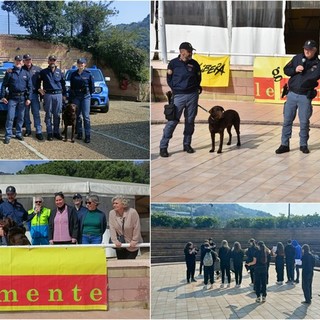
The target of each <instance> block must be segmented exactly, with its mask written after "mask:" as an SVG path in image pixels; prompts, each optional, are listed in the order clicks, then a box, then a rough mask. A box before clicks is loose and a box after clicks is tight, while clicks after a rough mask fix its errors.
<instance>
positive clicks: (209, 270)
mask: <svg viewBox="0 0 320 320" xmlns="http://www.w3.org/2000/svg"><path fill="white" fill-rule="evenodd" d="M203 272H204V284H205V285H207V284H208V280H209V279H210V283H211V284H213V283H214V279H213V274H214V266H213V265H212V266H210V267H206V266H203Z"/></svg>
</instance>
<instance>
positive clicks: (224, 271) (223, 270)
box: [220, 262, 231, 283]
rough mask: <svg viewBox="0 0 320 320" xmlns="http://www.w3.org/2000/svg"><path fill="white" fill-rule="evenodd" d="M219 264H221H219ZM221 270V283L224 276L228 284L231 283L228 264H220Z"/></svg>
mask: <svg viewBox="0 0 320 320" xmlns="http://www.w3.org/2000/svg"><path fill="white" fill-rule="evenodd" d="M220 263H221V262H220ZM220 269H221V282H222V283H224V276H225V275H226V276H227V280H228V283H230V282H231V275H230V264H223V263H221V264H220Z"/></svg>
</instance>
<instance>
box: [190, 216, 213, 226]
mask: <svg viewBox="0 0 320 320" xmlns="http://www.w3.org/2000/svg"><path fill="white" fill-rule="evenodd" d="M194 224H195V228H197V229H212V228H217V227H218V226H219V220H218V219H217V218H216V217H207V216H204V217H196V218H195V219H194Z"/></svg>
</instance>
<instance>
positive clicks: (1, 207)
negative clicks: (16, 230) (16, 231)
mask: <svg viewBox="0 0 320 320" xmlns="http://www.w3.org/2000/svg"><path fill="white" fill-rule="evenodd" d="M6 194H7V199H6V200H5V201H4V202H3V203H1V204H0V219H3V218H7V217H9V218H11V219H12V220H13V221H15V222H16V223H17V225H18V226H19V227H23V222H24V221H27V219H28V212H27V211H26V210H25V209H24V207H23V205H22V204H21V203H20V202H18V201H17V200H16V196H17V193H16V188H15V187H13V186H8V187H7V189H6Z"/></svg>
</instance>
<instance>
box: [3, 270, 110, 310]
mask: <svg viewBox="0 0 320 320" xmlns="http://www.w3.org/2000/svg"><path fill="white" fill-rule="evenodd" d="M106 303H107V277H106V276H105V275H75V276H72V275H63V276H56V275H40V276H39V275H34V276H0V310H1V306H34V305H38V306H44V305H47V306H59V305H64V306H65V305H70V306H71V305H72V306H77V305H106Z"/></svg>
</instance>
